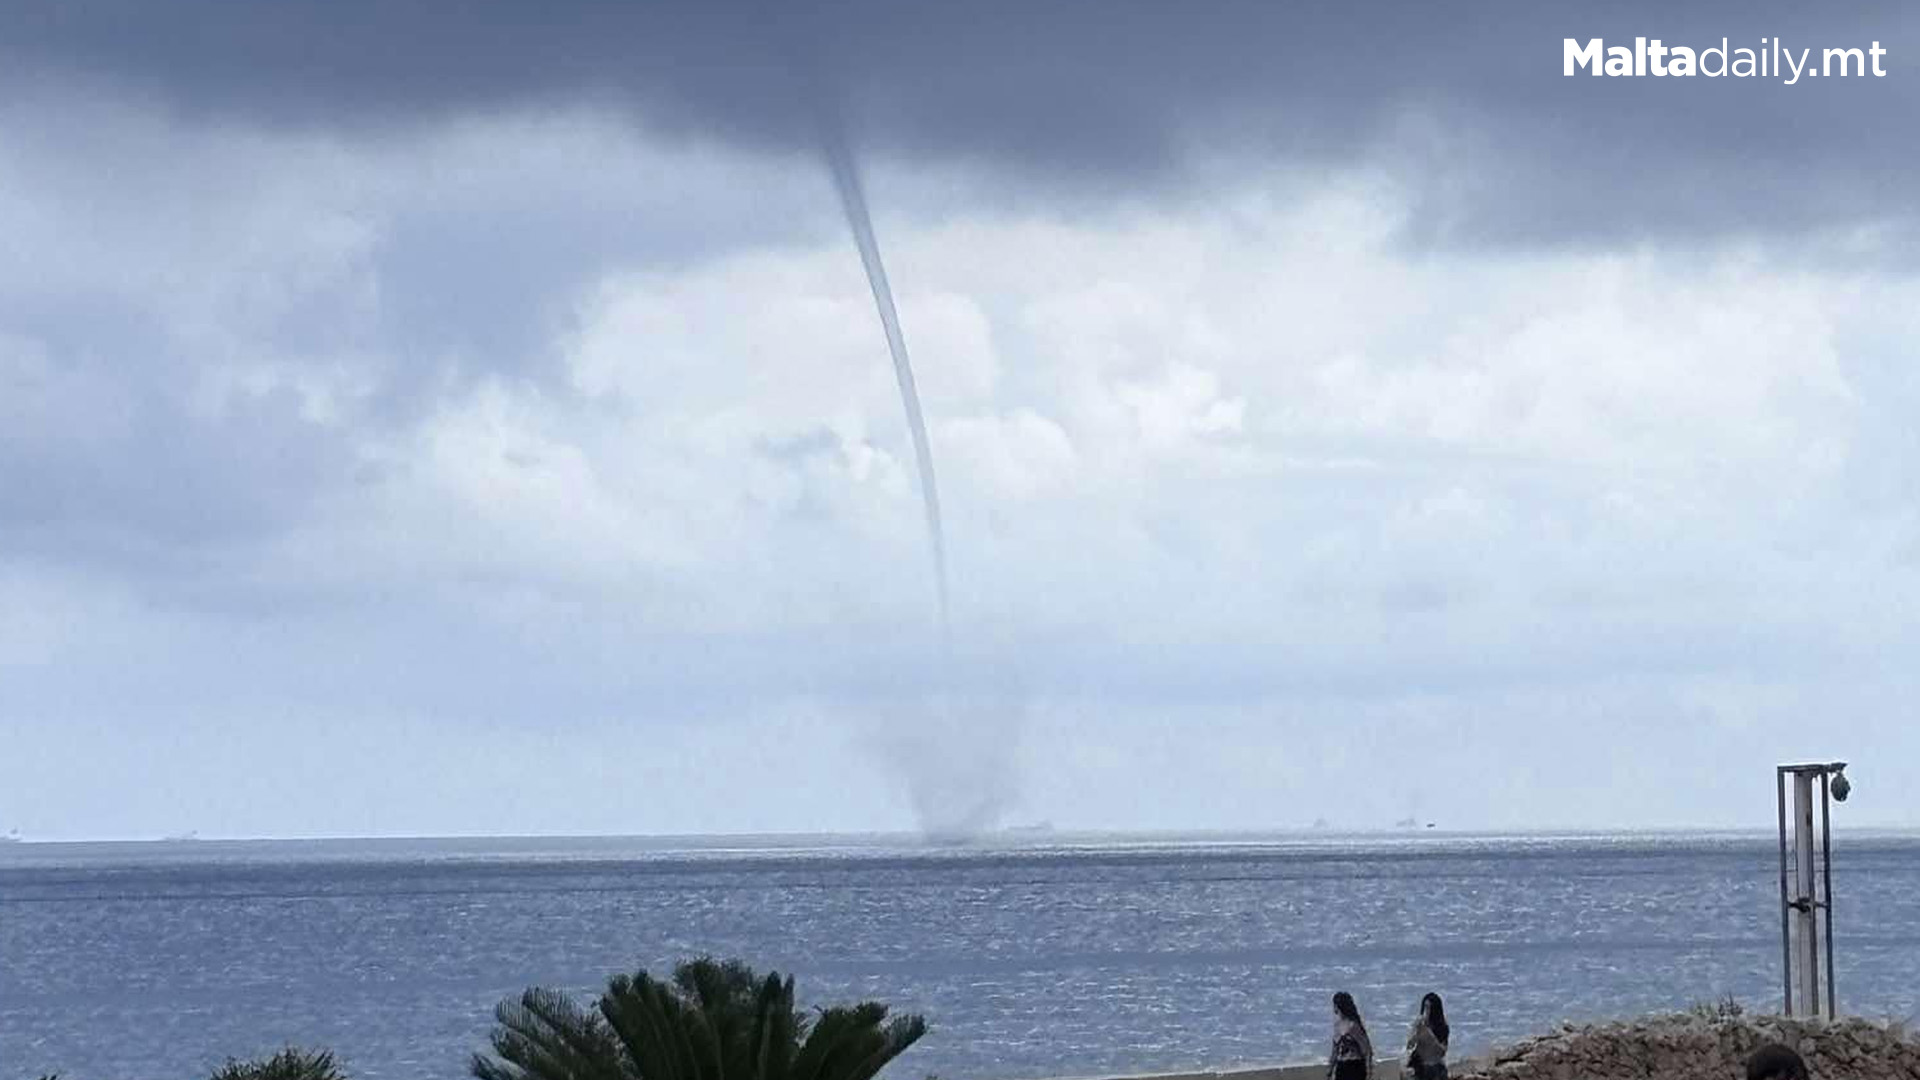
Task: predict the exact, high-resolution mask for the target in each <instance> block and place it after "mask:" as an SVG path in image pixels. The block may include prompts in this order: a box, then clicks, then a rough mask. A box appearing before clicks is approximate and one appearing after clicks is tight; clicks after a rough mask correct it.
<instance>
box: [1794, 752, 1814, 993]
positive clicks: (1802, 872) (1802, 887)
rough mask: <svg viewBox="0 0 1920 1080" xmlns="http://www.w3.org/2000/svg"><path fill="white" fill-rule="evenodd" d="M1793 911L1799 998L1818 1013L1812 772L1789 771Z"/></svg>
mask: <svg viewBox="0 0 1920 1080" xmlns="http://www.w3.org/2000/svg"><path fill="white" fill-rule="evenodd" d="M1793 849H1794V905H1793V908H1794V911H1795V912H1797V913H1798V915H1799V918H1798V919H1797V920H1796V921H1797V922H1798V923H1799V936H1800V942H1799V945H1800V947H1799V953H1800V955H1799V957H1798V959H1799V961H1800V964H1799V967H1800V1000H1801V1001H1802V1002H1805V1003H1806V1008H1807V1015H1809V1016H1818V1015H1820V914H1819V912H1818V911H1816V910H1814V906H1815V902H1816V900H1817V898H1818V897H1819V895H1820V892H1819V884H1818V883H1817V882H1816V881H1815V880H1814V862H1813V774H1812V773H1810V772H1805V771H1798V770H1796V771H1795V772H1794V774H1793Z"/></svg>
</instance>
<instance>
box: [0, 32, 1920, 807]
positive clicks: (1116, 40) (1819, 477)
mask: <svg viewBox="0 0 1920 1080" xmlns="http://www.w3.org/2000/svg"><path fill="white" fill-rule="evenodd" d="M1473 12H1474V15H1475V18H1472V19H1466V18H1463V17H1462V13H1463V9H1460V8H1458V7H1457V6H1448V5H1436V4H1426V3H1401V4H1370V5H1346V6H1341V7H1338V8H1334V7H1332V6H1325V5H1304V4H1271V3H1241V2H1234V0H1196V2H1194V3H1186V4H1164V3H1133V2H1129V0H1103V2H1090V0H1089V2H1082V0H1038V2H1033V3H1019V4H1015V3H1002V2H999V0H975V2H971V3H967V4H943V5H925V6H921V5H906V4H899V3H879V2H867V0H859V2H847V3H811V4H771V3H757V4H756V3H741V4H701V5H693V4H685V5H682V4H674V3H656V4H648V5H614V4H603V3H590V2H586V0H556V2H552V3H547V4H543V5H538V6H535V7H529V6H526V5H518V4H507V3H503V2H502V3H492V2H460V3H452V2H444V3H443V2H434V3H426V2H424V0H391V2H386V3H371V2H362V0H333V2H325V3H323V2H319V0H289V2H286V3H279V4H272V5H264V4H263V5H246V6H234V5H226V4H216V3H213V2H211V0H205V2H203V0H178V2H174V3H169V4H165V5H160V4H152V3H146V2H132V0H128V2H122V3H113V2H106V0H60V2H58V3H51V2H32V0H29V2H26V3H16V4H9V5H6V6H5V7H4V8H0V237H4V238H5V239H4V241H3V242H0V833H4V832H6V831H8V830H11V829H18V830H19V831H20V833H21V834H22V835H26V836H29V837H43V838H93V837H149V836H159V835H166V834H176V833H185V832H190V831H192V832H198V833H199V834H201V835H203V836H339V835H345V836H358V835H443V834H516V835H517V834H586V833H612V834H679V833H710V832H783V831H796V832H815V831H864V830H911V829H935V830H949V829H974V828H992V827H995V826H1001V825H1017V824H1025V823H1031V822H1039V821H1047V822H1051V823H1053V824H1054V825H1056V826H1057V827H1059V828H1062V829H1068V828H1072V829H1116V830H1198V829H1228V830H1265V829H1283V828H1297V827H1303V826H1306V825H1308V824H1309V823H1311V822H1314V821H1315V820H1316V819H1320V820H1324V821H1326V822H1328V823H1329V824H1331V825H1334V826H1336V827H1346V828H1380V827H1389V826H1391V825H1392V824H1393V823H1394V822H1396V821H1398V820H1400V819H1402V818H1407V817H1412V818H1415V819H1417V820H1421V821H1423V822H1424V821H1428V820H1431V821H1435V822H1436V823H1438V824H1440V825H1441V826H1443V827H1449V828H1472V829H1532V828H1577V827H1654V826H1696V825H1698V826H1721V827H1753V828H1760V829H1767V828H1771V826H1772V821H1773V814H1774V810H1773V793H1772V791H1771V788H1770V785H1771V782H1772V777H1773V772H1772V766H1773V765H1775V764H1776V763H1779V762H1784V761H1789V760H1801V759H1808V758H1812V759H1821V760H1824V759H1828V758H1842V759H1846V760H1849V761H1851V762H1853V763H1854V767H1853V768H1852V769H1850V770H1849V771H1850V773H1851V775H1852V776H1853V777H1854V780H1855V783H1856V788H1855V795H1854V797H1853V799H1852V800H1851V801H1850V802H1849V804H1848V805H1847V807H1846V808H1845V809H1844V816H1843V817H1842V818H1841V819H1840V820H1842V821H1845V822H1848V823H1860V824H1866V823H1871V824H1877V825H1899V826H1920V794H1915V793H1916V792H1920V725H1916V724H1914V723H1913V721H1912V718H1911V715H1910V714H1911V708H1912V702H1913V701H1915V700H1916V698H1917V697H1920V693H1917V692H1920V674H1917V672H1920V664H1915V663H1914V658H1915V656H1916V655H1917V654H1920V631H1917V630H1916V626H1915V620H1914V618H1913V613H1914V612H1915V611H1917V610H1920V509H1917V506H1920V504H1917V503H1916V494H1917V493H1920V488H1917V486H1916V485H1917V483H1920V426H1917V425H1915V423H1914V422H1913V417H1914V416H1915V415H1916V414H1917V413H1920V372H1917V371H1916V368H1915V366H1914V358H1915V354H1916V351H1917V350H1920V276H1917V275H1920V261H1917V260H1916V258H1915V256H1914V252H1915V251H1916V250H1920V249H1916V247H1915V241H1916V238H1920V232H1917V230H1920V183H1915V170H1916V164H1920V162H1916V155H1920V143H1916V141H1915V140H1914V139H1912V138H1911V137H1910V136H1911V130H1912V119H1911V118H1912V116H1914V115H1915V114H1916V107H1917V106H1920V92H1916V89H1915V86H1916V83H1915V81H1914V80H1915V76H1914V75H1913V74H1912V73H1911V72H1912V71H1913V70H1914V69H1913V68H1912V67H1911V66H1910V65H1911V64H1912V63H1914V62H1916V61H1915V60H1913V59H1910V58H1915V57H1920V11H1916V10H1914V9H1913V8H1911V7H1909V6H1905V5H1897V4H1891V3H1889V4H1881V5H1854V6H1850V7H1848V8H1847V9H1846V10H1845V11H1841V10H1838V9H1835V8H1832V7H1828V6H1816V5H1794V6H1786V5H1772V4H1751V3H1740V4H1735V3H1731V2H1728V0H1710V2H1707V3H1702V4H1691V5H1687V7H1686V9H1685V10H1684V11H1676V10H1670V9H1669V6H1668V5H1655V4H1624V5H1616V6H1610V7H1609V10H1608V11H1606V12H1605V13H1599V12H1594V11H1582V10H1578V9H1576V8H1574V7H1572V6H1568V7H1566V8H1564V9H1562V8H1559V7H1557V6H1553V5H1540V4H1528V5H1524V6H1523V5H1510V4H1501V3H1494V4H1487V5H1476V6H1475V7H1474V9H1473ZM1636 35H1638V36H1645V37H1649V38H1652V37H1659V38H1662V39H1663V40H1665V41H1666V42H1668V43H1669V44H1675V43H1678V44H1686V45H1689V46H1691V47H1694V48H1705V47H1708V46H1718V45H1720V44H1721V39H1722V38H1725V39H1727V42H1728V45H1729V46H1730V47H1731V48H1740V47H1742V46H1747V47H1757V48H1758V47H1771V46H1770V44H1768V45H1765V46H1763V44H1762V42H1761V39H1762V38H1778V39H1779V41H1780V43H1781V44H1782V45H1783V46H1784V47H1785V48H1786V49H1787V50H1789V51H1797V50H1798V49H1800V48H1811V49H1812V50H1813V55H1814V56H1815V57H1816V58H1817V57H1818V56H1819V55H1820V53H1821V50H1823V49H1825V48H1829V47H1834V48H1854V47H1858V48H1862V49H1864V48H1866V47H1868V46H1869V45H1870V44H1872V43H1874V42H1876V41H1877V42H1878V43H1879V44H1880V45H1881V46H1882V47H1883V48H1885V49H1886V50H1887V52H1886V55H1885V57H1884V60H1883V63H1884V65H1885V68H1886V70H1887V72H1888V74H1887V75H1886V76H1884V77H1881V78H1872V77H1864V78H1847V79H1840V78H1827V79H1824V80H1820V79H1805V80H1803V81H1801V82H1799V83H1796V84H1794V85H1787V84H1785V82H1784V80H1783V79H1780V78H1759V77H1755V78H1718V79H1707V78H1699V77H1696V78H1688V79H1674V78H1668V79H1659V78H1652V77H1645V78H1609V77H1589V76H1587V75H1585V74H1581V75H1577V76H1575V77H1573V78H1568V77H1565V76H1564V75H1563V74H1562V51H1563V50H1562V42H1563V40H1564V38H1566V37H1570V36H1571V37H1577V38H1579V39H1580V40H1582V41H1584V40H1586V39H1588V38H1591V37H1604V38H1605V39H1606V40H1607V42H1608V43H1609V44H1617V43H1620V42H1622V41H1624V42H1625V43H1626V44H1628V45H1629V46H1630V45H1631V44H1632V38H1633V37H1635V36H1636ZM828 127H831V128H834V129H835V130H839V131H841V132H843V133H844V137H845V138H846V141H847V144H848V145H849V146H850V147H851V150H852V152H853V154H854V157H855V160H856V164H857V167H858V169H859V172H860V175H861V179H862V182H863V184H864V186H865V190H866V195H867V198H868V200H869V205H870V209H871V213H872V217H873V222H874V228H875V231H876V233H877V235H878V239H879V243H880V246H881V248H882V250H883V252H884V257H885V259H886V266H887V271H888V274H889V276H890V278H891V281H892V284H893V289H894V292H895V295H896V297H897V302H898V307H899V311H900V317H901V320H902V323H903V328H904V332H905V337H906V341H907V343H908V345H909V346H910V348H911V350H912V355H913V363H914V368H915V374H916V378H917V381H918V385H919V390H920V394H921V397H922V403H923V406H924V411H925V414H926V417H927V423H928V426H929V429H930V442H931V448H932V454H933V458H934V461H935V464H936V469H937V474H938V484H939V495H940V499H941V503H942V510H943V512H944V529H945V538H944V539H945V548H946V553H947V562H948V571H949V577H950V584H951V592H952V616H951V621H952V632H951V637H950V640H943V638H942V635H941V633H940V630H939V624H938V614H937V611H936V604H935V597H936V590H935V583H934V578H933V570H932V564H931V562H930V559H929V554H928V541H927V536H926V534H925V529H924V524H923V518H922V508H921V502H920V499H921V491H920V487H919V479H918V476H917V473H916V468H915V462H914V458H913V451H912V446H911V443H910V441H909V438H908V432H907V427H906V422H905V414H904V413H903V410H902V404H901V400H900V397H899V395H898V392H897V389H896V386H895V382H894V374H893V369H892V366H891V363H890V361H889V358H888V354H887V347H886V341H885V338H884V337H883V335H882V332H881V327H880V324H879V322H878V321H877V318H876V316H875V309H874V303H873V299H872V297H871V295H870V294H869V293H868V291H867V283H866V279H865V277H864V276H863V274H862V268H861V262H860V258H859V255H858V253H857V252H856V250H855V248H854V245H853V240H852V234H851V233H850V231H849V229H848V225H847V221H846V219H845V218H844V217H843V215H842V210H841V206H840V203H839V201H838V198H837V196H836V194H835V189H834V187H833V184H832V180H831V174H830V172H829V169H828V165H827V158H826V155H825V151H824V149H823V138H822V131H823V130H824V129H826V128H828Z"/></svg>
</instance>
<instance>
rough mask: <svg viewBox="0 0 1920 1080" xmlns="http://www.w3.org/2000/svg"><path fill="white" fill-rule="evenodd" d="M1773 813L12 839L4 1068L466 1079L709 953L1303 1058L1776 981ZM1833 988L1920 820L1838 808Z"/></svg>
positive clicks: (1910, 860) (1913, 864) (925, 1051)
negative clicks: (1434, 994) (1348, 1001)
mask: <svg viewBox="0 0 1920 1080" xmlns="http://www.w3.org/2000/svg"><path fill="white" fill-rule="evenodd" d="M1776 847H1777V844H1776V841H1775V839H1774V838H1773V837H1772V836H1768V835H1634V836H1534V837H1475V836H1451V835H1435V834H1428V833H1423V834H1417V835H1399V834H1395V835H1384V836H1365V837H1340V836H1326V835H1319V834H1310V835H1294V836H1285V837H1274V838H1266V839H1258V838H1229V839H1218V838H1216V839H1212V840H1193V839H1188V840H1168V839H1153V838H1133V839H1126V838H1078V837H1060V836H1052V835H1045V834H1041V835H1033V836H1020V835H1010V836H1008V837H1007V838H1006V839H1005V840H1004V841H1002V842H995V843H989V844H976V845H972V846H966V847H933V846H926V845H922V844H918V843H915V842H914V841H912V840H911V839H909V838H892V839H888V838H871V839H864V840H836V839H832V838H815V839H804V840H794V839H784V840H776V839H762V840H733V841H728V842H724V843H718V842H710V841H709V842H697V841H682V842H672V841H646V840H457V841H319V842H278V841H276V842H213V841H206V842H190V843H152V844H0V1080H12V1078H13V1077H26V1078H31V1077H35V1076H38V1075H39V1074H40V1073H41V1072H49V1071H53V1070H59V1071H60V1072H61V1073H62V1074H63V1076H64V1077H66V1078H67V1080H166V1078H179V1080H194V1078H198V1077H203V1076H205V1075H206V1074H207V1073H208V1071H209V1070H210V1069H211V1068H212V1067H213V1066H215V1065H217V1064H219V1063H220V1062H221V1061H223V1060H224V1059H226V1058H227V1057H229V1056H241V1057H245V1056H251V1055H255V1054H262V1053H267V1052H270V1051H273V1050H275V1049H277V1048H279V1047H281V1046H284V1045H287V1044H297V1045H302V1046H324V1047H330V1048H332V1049H334V1050H335V1051H336V1052H337V1053H338V1054H339V1056H340V1057H341V1058H342V1059H343V1060H344V1061H345V1063H346V1066H347V1067H348V1069H349V1070H350V1072H351V1074H352V1075H353V1076H355V1077H359V1078H362V1080H399V1078H403V1077H404V1078H435V1077H439V1078H453V1077H459V1076H463V1075H465V1072H466V1069H467V1063H468V1061H469V1059H470V1057H471V1055H472V1054H473V1052H474V1051H476V1050H479V1049H481V1048H483V1046H484V1043H485V1037H486V1033H487V1030H488V1026H489V1021H490V1011H491V1009H492V1007H493V1006H494V1005H495V1004H496V1003H497V1002H499V1001H500V1000H501V999H502V998H504V997H507V996H508V995H511V994H514V993H517V992H518V991H519V990H520V989H522V988H524V987H526V986H528V985H531V984H541V985H548V986H555V987H562V988H568V989H572V990H576V991H578V992H580V993H582V994H586V993H589V992H591V991H593V990H594V989H596V988H597V987H598V986H599V985H601V984H602V983H603V982H604V980H605V978H606V976H608V975H609V974H612V973H613V972H616V971H631V970H633V969H635V968H638V967H645V968H647V969H649V970H653V971H664V970H665V969H667V968H668V967H669V966H670V965H671V964H672V963H673V962H674V961H675V960H678V959H682V958H686V957H691V956H694V955H697V954H701V953H711V954H715V955H718V956H725V957H740V958H744V959H747V960H748V961H750V962H751V963H753V964H755V965H756V966H758V967H761V968H768V967H771V968H777V969H780V970H784V971H791V972H793V973H795V974H796V975H797V976H798V979H799V988H800V991H801V993H802V995H803V996H806V997H808V998H810V999H811V1001H813V1002H814V1003H824V1002H832V1001H841V1000H846V999H853V998H860V997H872V998H878V999H882V1000H884V1001H887V1002H890V1003H892V1004H894V1005H895V1006H897V1007H899V1008H902V1009H908V1010H914V1011H918V1012H922V1013H924V1014H925V1015H926V1016H927V1017H928V1019H929V1021H930V1022H931V1024H932V1032H931V1033H930V1034H929V1035H928V1036H927V1037H926V1039H924V1040H923V1041H922V1042H921V1043H920V1045H918V1046H917V1047H915V1048H914V1049H913V1050H912V1051H910V1052H909V1053H908V1054H907V1055H906V1056H905V1057H903V1058H902V1059H901V1060H900V1061H898V1062H896V1063H895V1065H894V1066H893V1067H892V1068H891V1069H890V1070H889V1073H888V1075H891V1076H893V1077H895V1078H900V1077H907V1078H910V1080H920V1078H921V1077H924V1076H926V1075H927V1074H929V1073H933V1074H938V1075H939V1076H941V1077H943V1078H945V1080H968V1078H979V1080H1003V1078H1023V1077H1046V1076H1083V1077H1084V1076H1094V1075H1101V1074H1111V1073H1119V1072H1140V1071H1147V1070H1162V1069H1175V1068H1188V1067H1224V1066H1233V1065H1242V1064H1251V1063H1275V1062H1295V1061H1304V1060H1311V1059H1314V1058H1316V1057H1317V1056H1318V1055H1319V1054H1321V1053H1322V1045H1323V1040H1324V1039H1325V1038H1326V1036H1327V1028H1328V1009H1327V1004H1326V1002H1327V998H1328V995H1329V994H1330V993H1332V992H1333V991H1334V990H1336V989H1347V990H1350V991H1352V992H1353V993H1354V994H1355V995H1356V996H1357V997H1358V998H1359V1000H1360V1003H1361V1007H1362V1009H1363V1010H1364V1011H1365V1013H1366V1015H1367V1016H1368V1018H1369V1021H1370V1026H1372V1027H1373V1028H1374V1030H1375V1038H1376V1041H1377V1042H1380V1043H1383V1044H1386V1045H1389V1046H1391V1045H1397V1043H1398V1041H1399V1039H1400V1038H1401V1037H1402V1036H1403V1035H1404V1031H1405V1025H1406V1023H1407V1021H1408V1019H1409V1017H1410V1016H1411V1013H1412V1011H1413V1009H1414V1006H1415V1003H1416V1002H1417V1000H1418V999H1419V997H1420V995H1421V994H1422V993H1423V992H1425V991H1427V990H1430V989H1432V990H1438V991H1439V992H1440V993H1442V994H1443V995H1444V996H1445V997H1446V1000H1447V1002H1448V1006H1449V1008H1448V1012H1449V1014H1450V1017H1451V1019H1452V1021H1453V1026H1454V1030H1455V1032H1456V1033H1457V1034H1456V1036H1455V1040H1454V1041H1455V1045H1456V1047H1457V1048H1459V1049H1460V1050H1464V1051H1473V1050H1476V1049H1478V1048H1483V1047H1485V1046H1486V1045H1487V1044H1488V1043H1489V1042H1490V1041H1495V1040H1504V1039H1510V1038H1514V1037H1518V1036H1522V1035H1525V1034H1528V1033H1532V1032H1535V1031H1538V1030H1542V1029H1544V1028H1547V1027H1549V1026H1551V1025H1553V1024H1555V1023H1557V1022H1559V1021H1562V1020H1569V1019H1571V1020H1578V1019H1582V1018H1605V1017H1612V1016H1618V1015H1623V1014H1632V1013H1639V1012H1644V1011H1651V1010H1662V1009H1678V1008H1685V1007H1687V1006H1689V1005H1691V1004H1694V1003H1696V1002H1708V1001H1715V1000H1718V999H1721V998H1722V997H1724V996H1727V995H1732V996H1733V997H1735V998H1736V999H1738V1000H1740V1001H1742V1002H1744V1003H1746V1004H1747V1005H1749V1006H1757V1007H1761V1008H1775V1007H1777V1006H1778V1002H1779V996H1780V983H1781V976H1780V963H1781V959H1780V957H1781V949H1780V937H1779V934H1780V922H1779V907H1778V899H1779V893H1778V888H1779V886H1778V881H1777V859H1778V855H1777V850H1776ZM1834 883H1835V890H1834V891H1835V894H1836V896H1835V904H1836V906H1835V924H1836V931H1837V935H1838V938H1839V948H1838V950H1837V953H1836V955H1837V959H1838V969H1839V980H1838V985H1839V992H1840V997H1841V1004H1842V1008H1843V1010H1845V1011H1851V1012H1856V1013H1860V1014H1863V1015H1869V1016H1875V1017H1884V1016H1894V1017H1912V1016H1914V1015H1915V1014H1916V1013H1920V978H1916V977H1915V974H1914V973H1915V971H1916V970H1917V969H1920V837H1915V836H1911V835H1907V836H1902V835H1894V834H1872V835H1863V834H1854V833H1845V832H1836V838H1835V850H1834Z"/></svg>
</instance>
